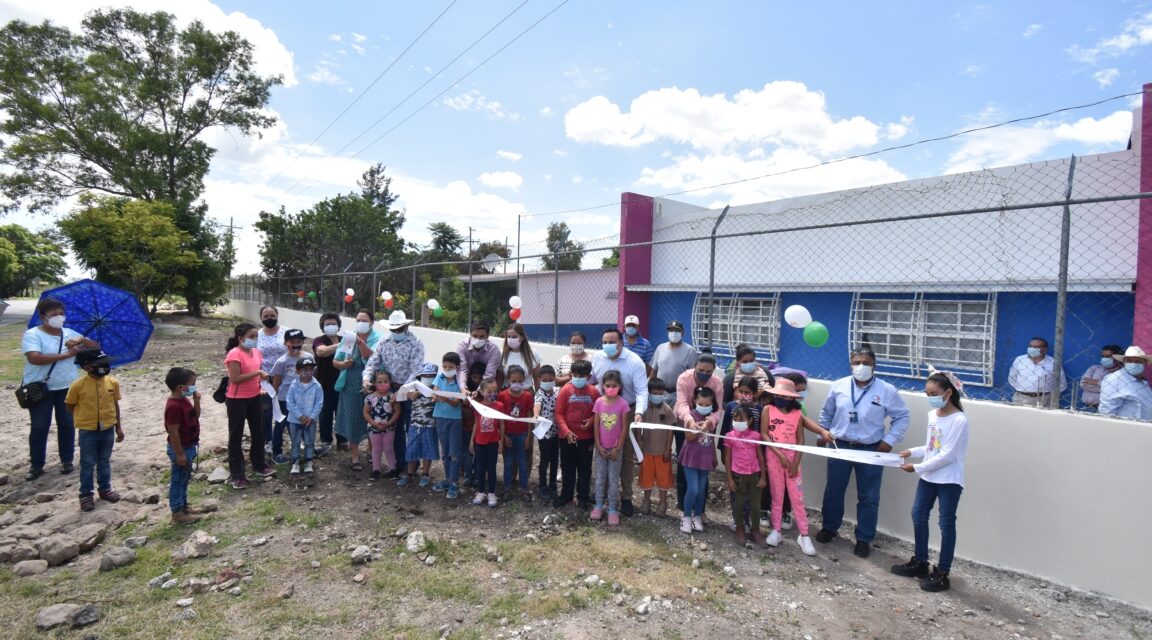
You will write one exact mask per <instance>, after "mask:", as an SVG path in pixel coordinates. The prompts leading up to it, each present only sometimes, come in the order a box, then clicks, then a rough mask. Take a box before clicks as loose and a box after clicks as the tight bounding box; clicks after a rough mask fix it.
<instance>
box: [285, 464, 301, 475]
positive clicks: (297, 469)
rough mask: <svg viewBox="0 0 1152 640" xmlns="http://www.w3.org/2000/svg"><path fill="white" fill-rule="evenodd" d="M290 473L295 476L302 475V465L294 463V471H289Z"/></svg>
mask: <svg viewBox="0 0 1152 640" xmlns="http://www.w3.org/2000/svg"><path fill="white" fill-rule="evenodd" d="M288 473H290V474H292V475H294V476H298V475H300V463H299V462H293V463H292V470H291V471H289V472H288Z"/></svg>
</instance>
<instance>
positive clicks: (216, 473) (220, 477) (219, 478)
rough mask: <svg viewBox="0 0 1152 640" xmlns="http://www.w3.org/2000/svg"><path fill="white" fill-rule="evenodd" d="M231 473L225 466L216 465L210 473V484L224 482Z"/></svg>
mask: <svg viewBox="0 0 1152 640" xmlns="http://www.w3.org/2000/svg"><path fill="white" fill-rule="evenodd" d="M230 475H231V474H229V473H228V470H227V469H225V468H224V467H216V468H215V469H213V470H212V473H209V474H208V484H224V483H225V482H227V481H228V478H229V476H230Z"/></svg>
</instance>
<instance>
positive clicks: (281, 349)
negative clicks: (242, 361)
mask: <svg viewBox="0 0 1152 640" xmlns="http://www.w3.org/2000/svg"><path fill="white" fill-rule="evenodd" d="M260 324H261V325H263V326H262V327H261V328H260V332H259V334H257V336H256V349H257V350H258V351H259V352H260V357H261V358H262V359H261V361H260V370H261V371H263V372H264V373H267V374H268V379H269V380H271V379H272V367H273V365H275V364H276V361H277V360H279V359H280V356H282V355H284V354H286V353H288V346H287V345H285V344H284V334H286V333H288V327H282V326H280V311H279V310H278V309H276V307H273V306H272V305H264V306H263V307H260ZM260 402H261V403H262V405H263V406H262V407H261V412H262V414H261V415H262V416H263V417H262V418H261V419H262V420H263V421H264V422H263V424H264V442H265V444H264V448H265V453H267V454H269V455H271V454H272V448H273V446H272V403H273V402H276V398H274V397H272V396H269V395H267V394H261V395H260ZM283 435H284V433H283V428H281V433H280V436H281V438H283ZM281 446H283V443H281Z"/></svg>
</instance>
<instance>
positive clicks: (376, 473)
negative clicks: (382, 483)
mask: <svg viewBox="0 0 1152 640" xmlns="http://www.w3.org/2000/svg"><path fill="white" fill-rule="evenodd" d="M372 479H373V480H379V479H380V470H379V469H373V470H372Z"/></svg>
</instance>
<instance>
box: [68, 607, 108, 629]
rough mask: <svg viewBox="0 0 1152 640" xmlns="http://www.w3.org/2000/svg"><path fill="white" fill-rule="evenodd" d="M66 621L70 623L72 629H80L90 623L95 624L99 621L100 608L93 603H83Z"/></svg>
mask: <svg viewBox="0 0 1152 640" xmlns="http://www.w3.org/2000/svg"><path fill="white" fill-rule="evenodd" d="M68 622H70V623H71V624H72V628H73V629H80V628H83V627H87V626H88V625H90V624H96V623H97V622H100V610H99V609H97V608H96V607H95V606H94V605H90V604H89V605H85V606H84V607H81V609H80V610H79V611H77V612H75V613H73V614H72V615H71V616H70V617H69V619H68Z"/></svg>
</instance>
